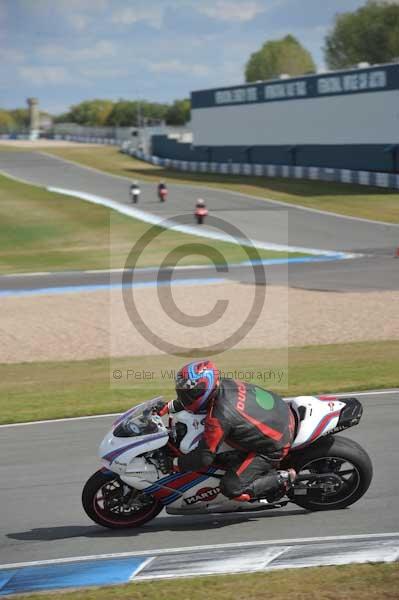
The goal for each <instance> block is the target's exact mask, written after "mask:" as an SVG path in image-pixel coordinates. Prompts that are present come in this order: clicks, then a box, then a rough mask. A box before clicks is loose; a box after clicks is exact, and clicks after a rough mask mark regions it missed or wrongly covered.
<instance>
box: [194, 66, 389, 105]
mask: <svg viewBox="0 0 399 600" xmlns="http://www.w3.org/2000/svg"><path fill="white" fill-rule="evenodd" d="M397 89H399V64H390V65H381V66H374V67H369V68H361V69H360V68H359V69H352V70H350V71H349V70H348V71H335V72H334V71H333V72H331V73H325V74H323V75H307V76H303V77H295V78H294V77H292V78H291V77H290V78H288V79H274V80H271V81H262V82H257V83H249V84H244V85H239V86H234V87H227V88H226V87H225V88H218V89H211V90H200V91H196V92H192V93H191V106H192V109H194V110H195V109H196V108H211V107H216V106H232V105H237V104H257V103H262V102H276V101H279V102H280V101H282V100H298V99H305V98H323V97H326V96H342V95H345V94H360V93H364V92H379V91H383V90H397Z"/></svg>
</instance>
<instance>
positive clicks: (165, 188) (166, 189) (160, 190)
mask: <svg viewBox="0 0 399 600" xmlns="http://www.w3.org/2000/svg"><path fill="white" fill-rule="evenodd" d="M163 190H165V191H168V188H167V187H166V183H165V182H164V181H160V182H159V184H158V195H160V194H161V193H162V192H163Z"/></svg>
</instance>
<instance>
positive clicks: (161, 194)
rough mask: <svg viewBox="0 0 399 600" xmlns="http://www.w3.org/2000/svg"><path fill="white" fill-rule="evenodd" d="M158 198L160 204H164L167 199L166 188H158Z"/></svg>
mask: <svg viewBox="0 0 399 600" xmlns="http://www.w3.org/2000/svg"><path fill="white" fill-rule="evenodd" d="M158 198H159V199H160V201H161V202H165V200H166V199H167V198H168V188H167V187H165V186H162V185H160V186H159V187H158Z"/></svg>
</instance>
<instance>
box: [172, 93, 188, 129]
mask: <svg viewBox="0 0 399 600" xmlns="http://www.w3.org/2000/svg"><path fill="white" fill-rule="evenodd" d="M190 110H191V102H190V100H189V99H188V98H185V99H184V100H175V101H174V102H173V104H172V106H170V107H169V108H168V112H167V113H166V122H167V124H168V125H185V124H186V123H187V122H188V121H189V120H190Z"/></svg>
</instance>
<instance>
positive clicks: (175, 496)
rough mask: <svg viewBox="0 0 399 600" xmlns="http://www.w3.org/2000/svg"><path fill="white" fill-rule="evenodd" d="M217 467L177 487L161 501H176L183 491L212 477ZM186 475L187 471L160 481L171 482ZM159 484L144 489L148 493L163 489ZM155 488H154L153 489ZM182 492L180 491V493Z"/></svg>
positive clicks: (167, 502) (164, 502)
mask: <svg viewBox="0 0 399 600" xmlns="http://www.w3.org/2000/svg"><path fill="white" fill-rule="evenodd" d="M216 471H217V469H216V468H211V469H208V471H207V472H206V473H204V475H202V476H199V477H198V478H197V479H194V480H193V481H190V482H188V483H186V484H184V485H183V486H182V487H180V488H177V490H176V492H172V491H171V492H170V494H171V495H170V496H166V497H165V498H162V499H161V502H162V503H163V504H165V505H167V504H170V503H171V502H174V501H175V500H177V499H178V498H179V497H180V496H181V493H182V492H185V491H186V490H188V489H190V488H191V487H194V486H195V485H197V483H201V482H202V481H205V480H206V479H209V477H211V476H212V475H213V474H214V473H216ZM185 475H186V473H177V476H175V477H172V476H169V477H165V478H164V479H160V480H159V482H158V483H161V482H162V483H163V484H166V483H171V481H173V480H176V479H178V478H179V477H184V476H185ZM158 483H157V484H153V485H152V486H150V487H149V488H146V489H145V490H143V491H144V492H145V493H146V494H148V493H153V492H157V491H160V490H161V489H162V487H161V486H159V485H158ZM152 488H153V489H152ZM179 492H180V493H179Z"/></svg>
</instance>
